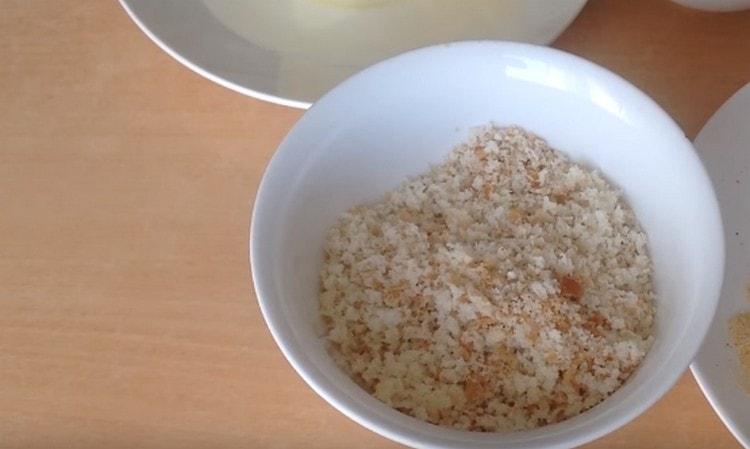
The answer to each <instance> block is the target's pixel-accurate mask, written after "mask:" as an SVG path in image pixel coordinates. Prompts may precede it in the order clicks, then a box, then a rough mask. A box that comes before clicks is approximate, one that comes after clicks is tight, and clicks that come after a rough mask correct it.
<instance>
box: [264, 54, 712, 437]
mask: <svg viewBox="0 0 750 449" xmlns="http://www.w3.org/2000/svg"><path fill="white" fill-rule="evenodd" d="M490 121H495V122H497V123H499V124H518V125H521V126H523V127H525V128H527V129H529V130H531V131H533V132H535V133H537V134H539V135H541V136H542V137H544V138H546V139H547V140H548V141H549V142H550V143H551V145H552V146H553V147H555V148H558V149H560V150H562V151H564V152H565V153H567V154H568V155H570V156H571V157H572V158H573V159H574V160H576V161H580V162H583V163H585V164H587V165H590V166H593V167H596V168H598V169H599V170H601V171H602V172H603V173H604V174H605V175H606V176H607V177H608V178H609V179H610V180H611V181H613V182H614V183H615V184H617V185H618V186H619V187H621V188H622V190H623V191H624V193H625V195H626V197H627V199H628V200H629V201H630V203H631V204H632V206H633V208H634V210H635V212H636V215H637V216H638V218H639V220H640V222H641V224H642V225H643V227H644V229H645V230H646V232H647V233H648V236H649V238H650V248H651V252H652V258H653V262H654V267H655V286H656V293H657V296H658V300H657V302H658V304H657V308H658V310H657V325H656V329H655V335H656V336H655V342H654V345H653V347H652V349H651V351H650V353H649V354H648V356H647V357H646V358H645V360H644V362H643V364H642V366H641V367H640V368H639V370H638V371H637V373H636V374H635V375H634V376H633V377H632V378H631V379H630V380H629V381H628V382H627V383H626V384H625V385H624V386H623V387H622V388H621V389H620V390H618V391H617V392H616V393H615V394H614V395H613V396H611V397H610V398H608V399H607V400H605V401H604V402H603V403H601V404H599V405H597V406H596V407H594V408H593V409H591V410H589V411H587V412H586V413H583V414H582V415H579V416H577V417H575V418H573V419H570V420H567V421H564V422H562V423H559V424H555V425H550V426H547V427H543V428H539V429H536V430H532V431H523V432H515V433H509V434H504V435H500V434H481V433H472V432H461V431H456V430H451V429H445V428H439V427H436V426H433V425H430V424H426V423H424V422H421V421H418V420H416V419H413V418H410V417H408V416H406V415H403V414H401V413H399V412H397V411H395V410H392V409H390V408H389V407H387V406H386V405H384V404H382V403H380V402H379V401H377V400H376V399H374V398H373V397H371V396H370V395H368V394H367V393H366V392H365V391H364V390H362V389H360V388H359V387H358V386H356V384H355V383H354V382H352V381H350V380H349V379H348V378H347V376H346V375H345V374H344V373H343V372H342V371H340V370H339V369H338V368H337V367H336V366H335V364H334V363H333V362H332V360H331V359H330V358H329V356H328V355H327V354H326V351H325V349H324V342H323V340H321V339H320V338H319V336H318V335H319V334H318V332H317V331H316V329H317V327H316V326H317V324H316V323H317V316H318V299H317V296H318V273H319V270H320V268H321V264H322V256H323V253H322V249H323V244H324V240H325V234H326V231H327V229H328V228H329V227H330V226H331V225H332V224H333V223H334V221H335V219H336V217H337V216H338V215H339V214H340V213H342V212H343V211H344V210H346V209H347V208H349V207H351V206H353V205H354V204H356V203H359V202H362V201H366V200H373V199H375V198H377V197H378V196H380V195H381V194H383V193H384V192H386V191H387V190H389V189H392V188H394V187H395V186H397V185H398V184H399V182H401V181H402V180H403V179H404V178H405V177H407V176H409V175H415V174H418V173H420V172H423V171H425V170H427V169H428V167H429V166H430V164H435V163H439V162H440V161H441V159H442V158H443V157H444V156H445V155H446V154H447V153H448V152H449V151H450V150H451V148H452V146H453V145H454V144H456V143H458V142H460V141H461V140H463V139H464V138H465V137H466V136H467V132H468V130H469V128H470V127H473V126H476V125H482V124H485V123H488V122H490ZM251 258H252V270H253V277H254V281H255V288H256V291H257V295H258V299H259V302H260V305H261V309H262V311H263V315H264V316H265V319H266V322H267V323H268V326H269V328H270V330H271V332H272V334H273V336H274V338H275V339H276V342H277V343H278V345H279V347H280V348H281V350H282V351H283V352H284V355H286V357H287V359H288V360H289V362H290V363H291V364H292V366H294V368H295V369H296V370H297V372H298V373H299V374H300V375H301V376H302V377H303V378H304V379H305V380H306V381H307V383H308V384H309V385H310V386H311V387H312V388H313V389H314V390H315V391H316V392H317V393H318V394H320V395H321V396H322V397H323V398H325V399H326V400H327V401H328V402H330V403H331V404H332V405H333V406H334V407H336V408H337V409H339V410H340V411H341V412H342V413H344V414H346V415H347V416H349V417H350V418H352V419H353V420H355V421H357V422H358V423H360V424H362V425H363V426H365V427H367V428H369V429H371V430H373V431H375V432H378V433H380V434H381V435H384V436H386V437H388V438H391V439H393V440H396V441H398V442H401V443H403V444H407V445H411V446H415V447H421V448H427V447H429V448H491V447H509V448H510V447H512V448H532V447H568V446H574V445H578V444H583V443H585V442H587V441H590V440H593V439H595V438H597V437H600V436H602V435H604V434H606V433H608V432H611V431H613V430H615V429H616V428H618V427H620V426H622V425H623V424H625V423H627V422H628V421H630V420H631V419H633V418H635V417H636V416H637V415H638V414H640V413H641V412H643V411H644V410H646V408H648V407H649V406H650V405H651V404H653V403H654V402H655V401H656V400H657V399H659V398H660V397H661V396H662V395H663V394H664V393H665V392H666V391H667V390H669V388H670V387H671V386H672V385H673V384H674V383H675V381H676V380H677V379H678V378H679V377H680V375H681V374H682V372H683V371H684V370H685V368H686V367H687V366H688V363H689V362H690V360H691V359H692V358H693V356H694V355H695V353H696V351H697V350H698V347H699V345H700V343H701V340H702V339H703V337H704V335H705V333H706V330H707V329H708V327H709V324H710V323H711V319H712V317H713V314H714V309H715V307H716V303H717V300H718V295H719V290H720V287H721V280H722V273H723V260H724V244H723V233H722V226H721V219H720V215H719V209H718V205H717V202H716V198H715V196H714V193H713V190H712V187H711V184H710V181H709V179H708V177H707V175H706V173H705V171H704V169H703V166H702V165H701V163H700V161H699V159H698V157H697V156H696V154H695V152H694V150H693V147H692V146H691V144H690V142H689V141H688V140H687V139H686V138H685V136H684V134H683V133H682V131H681V130H680V129H679V128H678V127H677V125H676V124H675V123H674V122H673V121H672V120H671V119H670V118H669V116H667V114H666V113H665V112H664V111H663V110H661V109H660V108H659V106H657V105H656V104H655V103H654V102H653V101H652V100H651V99H649V98H648V97H647V96H646V95H644V94H643V93H641V92H640V91H639V90H638V89H636V88H635V87H633V86H632V85H630V84H628V83H627V82H626V81H624V80H623V79H622V78H620V77H618V76H617V75H614V74H612V73H611V72H608V71H607V70H605V69H603V68H601V67H598V66H596V65H594V64H592V63H590V62H587V61H585V60H583V59H580V58H578V57H575V56H572V55H569V54H566V53H563V52H560V51H557V50H553V49H550V48H545V47H537V46H532V45H526V44H512V43H504V42H464V43H454V44H448V45H441V46H436V47H430V48H425V49H422V50H417V51H414V52H411V53H407V54H404V55H401V56H398V57H396V58H393V59H390V60H387V61H385V62H382V63H380V64H377V65H375V66H373V67H370V68H369V69H367V70H365V71H364V72H361V73H360V74H358V75H356V76H354V77H352V78H350V79H349V80H347V81H346V82H344V83H343V84H341V85H340V86H338V87H337V88H335V89H334V90H333V91H331V92H330V93H328V94H327V95H325V96H324V97H323V98H322V99H321V100H320V101H319V102H317V103H316V104H315V105H314V106H313V107H312V109H310V110H309V111H308V112H307V113H306V114H305V115H304V116H303V117H302V119H301V120H300V121H299V122H298V123H297V124H296V125H295V127H294V128H293V129H292V131H291V132H290V133H289V135H288V136H287V137H286V139H285V140H284V141H283V143H282V144H281V146H280V147H279V149H278V150H277V152H276V154H275V156H274V157H273V159H272V161H271V163H270V164H269V166H268V168H267V171H266V173H265V176H264V178H263V181H262V184H261V187H260V191H259V193H258V197H257V201H256V204H255V211H254V215H253V220H252V237H251Z"/></svg>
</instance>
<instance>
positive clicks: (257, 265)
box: [249, 40, 725, 448]
mask: <svg viewBox="0 0 750 449" xmlns="http://www.w3.org/2000/svg"><path fill="white" fill-rule="evenodd" d="M478 46H489V47H492V48H504V49H506V50H509V51H512V52H513V53H515V54H519V53H522V54H524V56H528V55H529V53H531V54H532V55H533V56H534V57H539V58H550V57H557V58H564V59H566V60H568V61H570V62H571V63H573V64H575V65H577V66H580V68H581V71H582V72H586V73H589V74H592V75H595V76H597V78H598V79H605V80H606V81H607V83H608V84H615V85H617V87H618V88H622V89H624V91H625V92H624V93H623V94H622V95H624V96H626V97H630V98H636V99H639V100H640V101H641V102H645V103H646V105H647V106H648V107H649V108H650V109H651V111H650V112H649V115H651V113H653V114H655V118H656V119H657V120H658V123H659V126H665V127H667V128H670V131H671V132H673V133H674V132H679V135H681V136H682V139H683V142H682V143H683V147H684V149H685V150H686V151H687V154H686V156H687V157H689V158H691V159H692V160H693V163H694V167H695V168H696V172H695V175H696V177H697V178H701V181H702V182H703V184H704V186H705V187H706V188H707V189H708V192H707V193H709V195H708V198H707V200H708V201H709V202H710V203H711V204H710V205H709V207H710V210H706V211H705V213H706V214H710V215H711V216H712V218H713V220H712V221H713V225H715V232H714V236H713V237H714V238H713V240H714V241H713V243H714V244H715V245H717V253H716V254H715V256H716V259H717V260H716V261H715V262H716V265H715V267H716V271H715V272H714V275H715V276H716V277H718V284H716V283H714V284H715V286H714V292H713V295H712V297H711V298H708V299H709V300H710V304H709V308H710V313H705V314H702V315H701V316H700V317H697V316H693V317H691V318H690V320H691V323H693V324H695V326H694V327H692V328H691V334H692V335H693V336H694V337H693V338H692V339H691V340H690V341H689V343H688V344H685V348H683V356H682V357H681V364H682V365H683V366H682V369H680V370H674V371H673V372H670V373H668V374H667V375H665V376H664V378H663V381H662V382H660V383H658V384H656V385H654V388H653V393H654V394H653V395H651V396H650V397H648V399H647V400H644V401H642V402H640V403H637V404H635V405H633V406H632V407H629V408H628V409H626V410H624V411H622V412H619V413H617V414H610V415H609V416H608V417H607V419H606V425H602V426H599V427H597V428H591V429H586V430H588V432H581V431H578V433H579V434H577V435H575V434H574V435H570V436H566V438H565V439H564V440H563V441H557V442H549V441H531V442H530V443H527V444H525V445H524V446H523V447H529V448H530V447H570V446H578V445H582V444H585V443H588V442H591V441H593V440H596V439H598V438H601V437H602V436H604V435H607V434H609V433H611V432H613V431H614V430H617V429H618V428H621V427H622V426H624V425H625V424H627V423H628V422H630V421H632V420H633V419H635V418H636V417H638V416H639V415H641V414H642V413H643V412H644V411H646V410H647V409H648V408H650V407H651V406H652V405H653V404H654V403H656V402H657V401H658V400H659V399H660V398H661V397H662V396H664V394H666V393H667V392H668V391H669V390H670V389H671V388H672V387H673V386H674V385H675V384H676V383H677V381H678V380H679V379H680V377H681V376H682V374H683V373H684V372H685V371H686V370H687V368H688V366H689V364H690V361H691V360H692V359H693V358H694V357H695V355H696V354H697V352H698V350H699V349H700V346H701V343H702V341H703V339H704V337H705V336H706V333H707V332H708V330H709V327H710V325H711V323H712V321H713V316H714V314H715V312H716V308H717V305H718V301H719V295H720V291H721V280H722V279H723V274H724V258H725V249H724V244H725V242H724V232H723V223H722V219H721V215H720V212H719V205H718V201H717V199H716V194H715V191H714V188H713V184H712V183H711V180H710V178H709V176H708V174H707V171H706V168H705V166H704V165H703V163H702V162H701V160H700V158H699V157H698V154H697V152H696V150H695V148H694V147H693V145H692V143H691V142H690V141H689V140H688V139H687V138H686V137H685V135H684V133H683V132H682V130H681V128H680V127H679V126H678V125H677V123H676V122H675V121H674V120H673V119H672V118H671V117H670V116H669V115H668V114H667V113H666V112H665V111H664V110H663V109H662V108H661V107H660V106H659V105H658V104H657V103H656V102H655V101H654V100H653V99H652V98H651V97H650V96H648V95H647V94H646V93H644V92H643V91H641V90H640V89H638V88H637V87H635V86H634V85H633V84H631V83H630V82H628V81H627V80H625V79H624V78H622V77H621V76H619V75H617V74H616V73H614V72H612V71H610V70H608V69H606V68H604V67H602V66H599V65H598V64H596V63H593V62H591V61H588V60H586V59H584V58H581V57H579V56H576V55H573V54H571V53H567V52H565V51H562V50H557V49H554V48H550V47H545V46H539V45H534V44H526V43H518V42H509V41H491V40H472V41H459V42H452V43H448V44H439V45H434V46H429V47H424V48H420V49H416V50H412V51H409V52H406V53H402V54H400V55H398V56H395V57H393V58H389V59H386V60H384V61H381V62H379V63H376V64H374V65H372V66H370V67H368V68H366V69H364V70H362V71H360V72H358V73H357V74H355V75H353V76H351V77H349V78H348V79H346V80H345V81H343V82H342V83H340V84H339V85H338V86H336V87H335V88H334V89H332V90H331V91H329V92H328V93H327V94H326V95H324V96H323V97H322V98H321V99H320V100H319V101H318V102H316V103H315V104H314V105H313V106H312V107H311V108H310V109H309V110H308V112H306V113H305V114H304V115H303V116H302V117H301V118H300V120H299V121H298V122H297V123H296V124H295V125H294V126H293V127H292V129H291V130H290V131H289V133H288V134H287V135H286V137H285V138H284V139H283V140H282V142H281V143H280V144H279V146H278V147H277V150H276V152H275V153H274V155H273V157H272V158H271V160H270V162H269V163H268V165H267V167H266V171H265V173H264V174H263V178H262V180H261V183H260V185H259V188H258V192H257V196H256V201H255V204H254V206H253V210H252V218H251V223H250V241H249V246H250V248H249V252H250V265H251V271H252V278H253V283H254V287H255V292H256V296H257V300H258V303H259V305H260V309H261V312H262V314H263V318H264V320H265V321H266V324H267V326H268V328H269V330H270V332H271V334H272V336H273V338H274V340H275V342H276V344H277V345H278V346H279V348H280V349H281V351H282V353H283V354H284V356H285V358H286V359H287V361H288V362H289V363H290V364H291V365H292V367H293V368H294V369H295V371H297V373H298V374H299V375H300V376H301V377H302V378H303V379H304V380H305V382H306V383H307V384H308V385H309V386H310V387H311V388H312V389H313V390H314V391H315V392H316V393H317V394H318V395H320V396H321V397H322V398H324V399H325V400H326V401H327V402H328V403H329V404H331V405H332V406H333V407H334V408H336V409H337V410H338V411H340V412H341V413H343V414H344V415H345V416H347V417H348V418H350V419H352V420H353V421H355V422H357V423H358V424H360V425H361V426H363V427H365V428H367V429H369V430H371V431H373V432H375V433H377V434H379V435H382V436H385V437H387V438H389V439H391V440H394V441H396V442H398V443H401V444H405V445H408V446H413V447H420V448H427V447H446V448H447V447H454V446H451V444H462V445H463V446H464V447H471V448H485V447H486V448H489V447H501V446H500V445H501V444H502V442H501V441H497V440H496V441H495V442H494V444H490V443H489V442H477V441H471V442H457V441H455V442H454V441H449V440H447V439H444V438H439V439H432V440H430V439H429V438H425V437H424V434H422V433H419V432H416V431H412V432H407V433H402V432H399V431H398V430H394V429H391V428H390V427H389V425H390V424H389V423H386V422H374V421H371V420H369V419H368V418H366V417H363V416H361V413H363V411H362V410H358V409H357V407H356V406H353V404H350V403H348V401H347V398H346V397H345V394H342V393H340V392H336V391H333V392H332V391H328V390H327V389H326V388H324V387H323V386H321V385H319V384H318V382H317V381H316V380H315V379H314V378H313V376H312V375H311V374H309V373H308V372H307V371H306V368H305V367H303V366H302V363H301V362H300V359H304V358H305V354H303V353H302V352H301V349H300V348H295V347H293V346H294V344H293V343H290V342H288V341H286V339H285V336H284V335H283V333H284V330H283V329H281V328H280V326H283V325H285V324H286V323H285V317H284V316H283V314H281V312H279V314H278V315H277V313H276V311H274V310H272V308H271V307H272V306H271V305H270V304H269V303H268V300H267V299H266V298H267V297H268V296H269V295H268V294H267V292H268V291H270V290H271V289H272V288H273V287H272V284H273V282H272V281H271V280H270V279H271V275H270V270H267V267H264V266H263V265H262V255H261V250H260V249H259V248H261V247H262V246H264V243H265V242H267V241H268V240H269V239H268V237H269V236H268V235H263V234H262V231H260V232H259V231H258V229H259V228H265V227H266V226H263V223H262V222H263V221H265V220H266V217H267V216H268V213H269V212H270V211H271V210H273V209H275V207H274V204H273V202H272V201H271V198H270V196H273V195H275V194H273V195H272V194H271V193H269V182H270V179H272V177H274V176H275V173H276V172H277V171H279V170H281V167H280V164H281V162H280V159H281V155H283V153H284V152H285V148H286V147H287V145H288V144H289V141H290V138H291V136H293V135H294V134H295V131H296V130H297V129H299V126H300V124H302V123H305V122H306V121H307V120H310V117H312V116H313V115H314V114H315V111H316V110H317V108H318V107H320V105H322V104H325V103H327V102H328V101H331V98H334V97H336V96H337V95H338V93H339V92H340V91H342V90H344V89H346V87H347V86H348V85H349V84H351V83H354V82H356V81H357V80H358V79H359V78H360V77H362V76H363V75H364V74H366V73H367V72H369V71H371V70H373V69H381V68H383V67H386V66H389V65H390V66H398V65H400V64H401V63H402V61H404V60H408V59H412V58H419V57H423V56H424V55H427V54H429V53H431V52H434V51H441V50H445V49H455V50H461V49H471V48H474V47H478ZM264 240H265V242H264ZM707 301H708V300H707ZM696 320H697V321H698V322H696ZM685 350H686V351H685ZM688 355H689V357H688ZM682 359H684V360H682ZM466 433H473V434H476V432H466ZM574 433H575V432H574ZM489 435H498V434H492V433H490V434H489ZM537 440H538V439H537ZM540 444H543V446H540ZM456 447H458V446H456Z"/></svg>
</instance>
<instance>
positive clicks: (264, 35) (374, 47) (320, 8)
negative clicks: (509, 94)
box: [120, 0, 586, 108]
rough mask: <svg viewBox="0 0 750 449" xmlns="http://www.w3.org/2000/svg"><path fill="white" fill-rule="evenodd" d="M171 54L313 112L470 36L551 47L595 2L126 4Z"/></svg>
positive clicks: (242, 87)
mask: <svg viewBox="0 0 750 449" xmlns="http://www.w3.org/2000/svg"><path fill="white" fill-rule="evenodd" d="M120 1H121V3H122V5H123V6H124V7H125V9H126V10H127V12H128V13H129V15H130V17H131V18H132V19H133V20H134V21H135V23H136V24H138V26H139V27H140V28H141V29H142V30H143V32H144V33H146V34H147V35H148V36H149V37H150V38H151V39H152V40H153V41H154V42H155V43H156V44H157V45H159V47H161V48H162V49H163V50H164V51H166V52H167V53H169V54H170V55H171V56H172V57H174V58H175V59H177V60H178V61H180V62H181V63H183V64H184V65H186V66H187V67H189V68H190V69H192V70H194V71H195V72H197V73H199V74H201V75H203V76H205V77H206V78H208V79H210V80H212V81H214V82H217V83H219V84H221V85H223V86H225V87H228V88H230V89H233V90H235V91H237V92H240V93H242V94H245V95H250V96H252V97H256V98H259V99H261V100H266V101H271V102H274V103H279V104H283V105H287V106H292V107H298V108H307V107H308V106H309V105H310V103H312V102H313V101H315V100H317V99H318V98H319V97H320V96H321V95H322V94H323V93H325V92H327V91H328V90H330V89H331V88H332V87H334V86H335V85H336V84H338V83H340V82H341V81H343V80H344V79H345V78H347V77H348V76H350V75H352V74H354V73H356V72H358V71H359V70H361V69H363V68H365V67H367V66H368V65H370V64H373V63H375V62H377V61H380V60H383V59H385V58H388V57H391V56H395V55H397V54H399V53H402V52H404V51H406V50H411V49H414V48H418V47H423V46H426V45H432V44H437V43H442V42H449V41H457V40H464V39H504V40H512V41H522V42H531V43H535V44H547V43H550V42H552V41H553V40H554V39H555V38H556V37H557V36H558V35H559V34H560V33H561V32H562V31H563V30H564V29H565V28H566V27H567V26H568V24H569V23H570V22H571V21H572V20H573V19H574V18H575V17H576V15H578V12H579V11H580V10H581V8H582V7H583V5H584V4H585V3H586V0H554V1H549V0H471V1H466V0H120Z"/></svg>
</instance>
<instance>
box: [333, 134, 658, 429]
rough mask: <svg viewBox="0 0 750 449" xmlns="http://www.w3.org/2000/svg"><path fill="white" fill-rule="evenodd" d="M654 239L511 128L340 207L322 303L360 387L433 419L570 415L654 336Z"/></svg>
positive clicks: (528, 422)
mask: <svg viewBox="0 0 750 449" xmlns="http://www.w3.org/2000/svg"><path fill="white" fill-rule="evenodd" d="M651 271H652V269H651V261H650V258H649V254H648V249H647V238H646V235H645V234H644V232H643V231H642V229H641V228H640V226H639V225H638V223H637V221H636V219H635V215H634V214H633V212H632V210H631V209H630V207H628V205H627V204H626V203H625V202H624V200H623V199H622V197H621V195H620V193H619V192H618V191H617V190H616V189H615V188H613V187H612V186H611V185H610V184H609V183H608V182H607V181H605V179H604V178H603V177H602V176H600V175H599V174H598V173H596V172H595V171H592V170H589V169H587V168H584V167H583V166H581V165H578V164H575V163H572V162H571V161H570V160H569V159H568V158H567V157H566V156H564V155H563V154H562V153H560V152H558V151H556V150H553V149H552V148H550V147H549V146H548V145H547V143H546V142H545V141H544V140H542V139H541V138H539V137H536V136H535V135H533V134H531V133H528V132H526V131H524V130H523V129H521V128H518V127H509V128H498V127H496V126H486V127H483V128H481V129H479V130H477V132H476V133H475V134H474V135H473V136H472V137H471V138H470V139H468V141H467V142H465V143H464V144H462V145H460V146H458V147H457V148H455V149H454V150H453V151H452V152H451V153H450V154H449V156H448V157H447V159H446V160H445V161H444V162H443V163H442V164H440V165H438V166H435V167H433V168H432V169H431V170H430V171H429V172H427V173H426V174H423V175H421V176H418V177H415V178H412V179H408V180H406V181H405V182H404V183H403V184H402V185H401V186H399V187H398V188H397V189H396V190H394V191H392V192H390V193H388V194H386V195H385V196H384V197H383V198H381V199H380V200H378V201H376V202H373V203H369V204H364V205H359V206H357V207H354V208H353V209H351V210H349V211H347V212H346V213H344V214H343V215H342V216H341V217H340V218H339V220H338V221H337V223H336V224H335V225H334V226H333V227H332V229H331V230H330V232H329V234H328V238H327V242H326V247H325V263H324V266H323V269H322V272H321V293H320V311H321V315H322V318H323V321H324V323H325V324H326V329H327V330H326V338H327V340H328V345H329V351H330V353H331V355H332V356H333V357H334V359H335V360H336V362H337V363H338V364H339V365H340V366H341V368H342V369H344V370H345V371H346V372H347V373H348V374H349V376H350V377H351V378H352V379H354V381H356V382H357V383H358V384H359V385H360V386H362V387H363V388H364V389H366V390H367V391H368V392H370V393H371V394H372V395H374V396H375V397H376V398H378V399H379V400H380V401H382V402H384V403H386V404H388V405H390V406H391V407H394V408H395V409H397V410H399V411H401V412H403V413H406V414H408V415H411V416H414V417H416V418H419V419H422V420H425V421H428V422H430V423H433V424H438V425H443V426H447V427H453V428H457V429H464V430H472V431H487V432H502V431H511V430H520V429H530V428H534V427H539V426H543V425H546V424H551V423H556V422H559V421H562V420H565V419H567V418H570V417H572V416H575V415H577V414H579V413H581V412H583V411H585V410H587V409H589V408H591V407H593V406H594V405H596V404H597V403H599V402H601V401H602V400H604V399H605V398H606V397H608V396H609V395H611V394H612V393H613V392H614V391H615V390H617V389H618V388H619V387H620V386H621V385H622V384H623V383H624V382H625V381H626V380H627V379H628V377H629V376H630V375H631V374H632V373H633V371H634V370H635V369H636V368H637V367H638V365H639V364H640V362H641V360H642V359H643V357H644V356H645V354H646V353H647V351H648V349H649V348H650V346H651V342H652V328H653V321H654V301H653V288H652V279H651V278H652V274H651Z"/></svg>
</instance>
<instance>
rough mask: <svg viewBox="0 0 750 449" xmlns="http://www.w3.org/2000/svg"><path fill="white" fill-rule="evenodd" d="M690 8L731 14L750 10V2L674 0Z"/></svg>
mask: <svg viewBox="0 0 750 449" xmlns="http://www.w3.org/2000/svg"><path fill="white" fill-rule="evenodd" d="M672 1H673V2H675V3H679V4H680V5H682V6H687V7H688V8H694V9H701V10H703V11H714V12H730V11H741V10H743V9H748V8H750V0H672Z"/></svg>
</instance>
